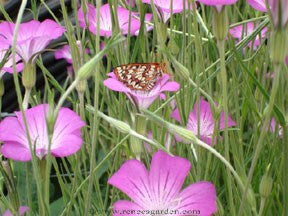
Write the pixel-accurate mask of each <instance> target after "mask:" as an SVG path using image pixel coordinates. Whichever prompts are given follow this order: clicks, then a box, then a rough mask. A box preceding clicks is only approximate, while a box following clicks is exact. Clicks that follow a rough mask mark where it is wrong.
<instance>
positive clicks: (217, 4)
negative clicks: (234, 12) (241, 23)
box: [198, 0, 238, 12]
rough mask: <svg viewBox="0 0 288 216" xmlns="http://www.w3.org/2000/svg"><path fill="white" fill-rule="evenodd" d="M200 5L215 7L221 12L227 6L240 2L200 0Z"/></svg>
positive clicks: (234, 0)
mask: <svg viewBox="0 0 288 216" xmlns="http://www.w3.org/2000/svg"><path fill="white" fill-rule="evenodd" d="M198 1H199V2H200V3H202V4H205V5H208V6H215V7H216V9H217V11H218V12H220V11H221V10H222V8H223V6H225V5H232V4H235V3H236V2H237V1H238V0H198Z"/></svg>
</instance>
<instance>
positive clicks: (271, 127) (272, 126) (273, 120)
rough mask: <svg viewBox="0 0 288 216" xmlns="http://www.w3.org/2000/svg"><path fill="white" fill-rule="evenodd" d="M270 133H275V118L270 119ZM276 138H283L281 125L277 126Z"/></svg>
mask: <svg viewBox="0 0 288 216" xmlns="http://www.w3.org/2000/svg"><path fill="white" fill-rule="evenodd" d="M270 131H271V132H273V133H275V131H276V120H275V118H272V119H271V122H270ZM278 136H279V137H280V138H282V137H283V128H282V127H281V125H278Z"/></svg>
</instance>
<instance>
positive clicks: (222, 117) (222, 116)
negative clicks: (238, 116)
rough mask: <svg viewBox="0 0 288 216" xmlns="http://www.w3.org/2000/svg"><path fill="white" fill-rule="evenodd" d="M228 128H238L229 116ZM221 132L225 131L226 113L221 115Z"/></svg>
mask: <svg viewBox="0 0 288 216" xmlns="http://www.w3.org/2000/svg"><path fill="white" fill-rule="evenodd" d="M227 120H228V121H227V127H234V126H236V122H234V121H233V120H232V118H231V117H230V116H229V115H228V119H227ZM219 129H220V130H224V129H225V118H224V112H221V114H220V127H219Z"/></svg>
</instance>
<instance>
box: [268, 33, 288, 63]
mask: <svg viewBox="0 0 288 216" xmlns="http://www.w3.org/2000/svg"><path fill="white" fill-rule="evenodd" d="M287 46H288V38H287V32H286V31H284V30H281V29H279V30H276V31H273V32H272V36H271V41H270V49H271V51H270V57H271V60H272V62H273V63H274V64H281V63H283V62H284V61H285V57H286V52H287Z"/></svg>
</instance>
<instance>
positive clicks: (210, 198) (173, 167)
mask: <svg viewBox="0 0 288 216" xmlns="http://www.w3.org/2000/svg"><path fill="white" fill-rule="evenodd" d="M190 166H191V164H190V162H189V161H188V160H186V159H185V158H181V157H177V156H175V157H172V156H170V155H168V154H166V153H164V152H162V151H158V152H156V153H155V154H154V155H153V157H152V162H151V166H150V171H148V170H147V169H146V167H145V165H144V164H143V163H141V162H140V161H138V160H128V161H126V162H125V163H124V164H123V165H122V166H121V167H120V169H119V170H118V171H117V172H116V173H115V174H114V175H113V176H112V177H111V178H110V179H109V180H108V183H109V184H111V185H113V186H114V187H117V188H118V189H119V190H121V191H122V192H124V193H125V194H126V195H127V196H129V197H130V198H131V199H132V201H128V200H119V201H117V202H115V203H114V207H113V216H120V215H124V216H128V215H130V216H131V215H133V216H136V215H138V216H139V215H154V214H155V212H156V211H157V212H158V213H159V215H164V214H165V215H192V211H193V210H194V214H195V212H197V215H202V216H204V215H205V216H208V215H212V214H213V213H215V212H216V211H217V206H216V191H215V187H214V185H213V184H212V183H210V182H206V181H200V182H197V183H194V184H190V185H189V186H188V187H186V188H185V189H183V190H181V188H182V185H183V183H184V180H185V178H186V176H187V175H188V172H189V170H190ZM128 210H129V211H130V212H128ZM131 211H134V212H131ZM160 211H162V214H161V213H160ZM125 212H126V213H125ZM153 212H154V213H153ZM184 212H186V214H185V213H184ZM188 212H190V213H188ZM129 213H131V214H129ZM194 214H193V215H194Z"/></svg>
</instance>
